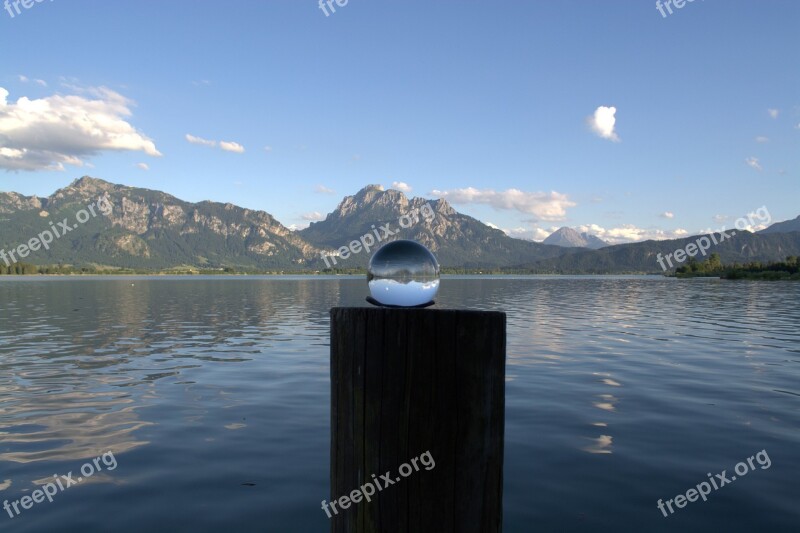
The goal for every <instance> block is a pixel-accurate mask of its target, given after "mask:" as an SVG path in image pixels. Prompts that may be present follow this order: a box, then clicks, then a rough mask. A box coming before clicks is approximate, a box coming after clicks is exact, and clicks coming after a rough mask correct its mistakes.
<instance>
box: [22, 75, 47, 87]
mask: <svg viewBox="0 0 800 533" xmlns="http://www.w3.org/2000/svg"><path fill="white" fill-rule="evenodd" d="M17 79H19V81H21V82H22V83H28V82H30V81H32V82H33V83H35V84H37V85H41V86H42V87H47V82H46V81H44V80H37V79H33V80H32V79H30V78H29V77H27V76H23V75H22V74H20V75H19V76H17Z"/></svg>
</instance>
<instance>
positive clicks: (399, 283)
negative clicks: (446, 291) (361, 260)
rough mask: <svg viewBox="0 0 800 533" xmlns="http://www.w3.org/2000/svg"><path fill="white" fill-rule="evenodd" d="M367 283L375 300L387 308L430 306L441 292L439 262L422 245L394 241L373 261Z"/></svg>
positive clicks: (381, 250) (385, 246)
mask: <svg viewBox="0 0 800 533" xmlns="http://www.w3.org/2000/svg"><path fill="white" fill-rule="evenodd" d="M367 282H368V284H369V292H370V294H371V295H372V297H373V298H374V299H375V300H377V301H378V302H379V303H381V304H383V305H394V306H399V307H415V306H418V305H423V304H427V303H430V302H431V301H432V300H433V299H434V298H435V297H436V293H437V292H438V291H439V262H438V261H436V257H434V255H433V254H432V253H431V252H430V250H428V249H427V248H425V247H424V246H423V245H421V244H420V243H418V242H415V241H409V240H398V241H392V242H389V243H387V244H385V245H384V246H382V247H381V248H380V249H379V250H378V251H377V252H375V254H374V255H373V256H372V259H370V261H369V269H368V270H367Z"/></svg>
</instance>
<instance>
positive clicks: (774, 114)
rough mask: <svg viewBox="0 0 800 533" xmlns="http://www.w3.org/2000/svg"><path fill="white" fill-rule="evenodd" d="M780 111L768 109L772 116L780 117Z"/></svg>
mask: <svg viewBox="0 0 800 533" xmlns="http://www.w3.org/2000/svg"><path fill="white" fill-rule="evenodd" d="M778 113H780V110H778V109H767V114H769V116H770V117H772V118H778Z"/></svg>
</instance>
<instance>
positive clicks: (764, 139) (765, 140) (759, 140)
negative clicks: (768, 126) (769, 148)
mask: <svg viewBox="0 0 800 533" xmlns="http://www.w3.org/2000/svg"><path fill="white" fill-rule="evenodd" d="M756 142H757V143H762V144H763V143H768V142H769V137H764V136H763V135H759V136H758V137H756Z"/></svg>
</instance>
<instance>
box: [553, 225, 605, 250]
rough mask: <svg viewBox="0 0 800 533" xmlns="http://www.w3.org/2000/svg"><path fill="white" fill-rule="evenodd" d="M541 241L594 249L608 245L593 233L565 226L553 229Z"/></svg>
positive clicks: (556, 244) (569, 246)
mask: <svg viewBox="0 0 800 533" xmlns="http://www.w3.org/2000/svg"><path fill="white" fill-rule="evenodd" d="M542 243H543V244H552V245H555V246H563V247H568V248H591V249H595V250H596V249H598V248H602V247H604V246H608V243H607V242H605V241H604V240H602V239H600V238H599V237H597V236H595V235H591V234H589V233H586V232H583V233H579V232H578V231H576V230H574V229H572V228H568V227H566V226H565V227H563V228H560V229H558V230H556V231H554V232H553V233H552V234H551V235H550V236H549V237H547V238H546V239H545V240H544V241H542Z"/></svg>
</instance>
